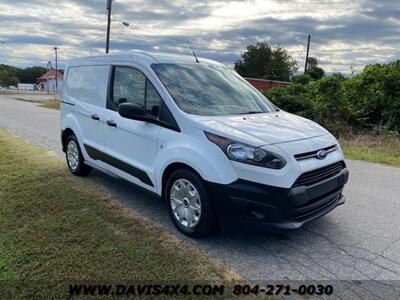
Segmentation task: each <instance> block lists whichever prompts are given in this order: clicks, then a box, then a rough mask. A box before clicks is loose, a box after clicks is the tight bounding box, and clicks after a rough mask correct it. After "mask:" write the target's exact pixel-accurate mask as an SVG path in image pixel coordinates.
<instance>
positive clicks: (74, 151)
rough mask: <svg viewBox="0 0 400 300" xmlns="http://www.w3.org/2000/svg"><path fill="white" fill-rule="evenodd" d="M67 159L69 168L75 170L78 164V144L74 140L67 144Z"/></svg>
mask: <svg viewBox="0 0 400 300" xmlns="http://www.w3.org/2000/svg"><path fill="white" fill-rule="evenodd" d="M67 161H68V165H69V167H70V168H71V170H73V171H75V170H76V169H77V168H78V165H79V151H78V145H77V144H76V143H75V141H69V143H68V145H67Z"/></svg>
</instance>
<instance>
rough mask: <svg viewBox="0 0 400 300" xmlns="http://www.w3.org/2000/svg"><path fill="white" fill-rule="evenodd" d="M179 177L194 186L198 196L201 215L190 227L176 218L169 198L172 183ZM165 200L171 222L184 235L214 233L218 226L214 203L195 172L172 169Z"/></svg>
mask: <svg viewBox="0 0 400 300" xmlns="http://www.w3.org/2000/svg"><path fill="white" fill-rule="evenodd" d="M180 179H183V180H186V181H189V182H190V183H191V184H192V185H193V186H194V187H195V188H196V190H197V192H198V194H199V196H200V203H201V215H200V218H199V220H198V223H197V224H196V225H195V226H194V227H192V228H188V227H186V226H183V225H182V224H181V223H180V222H179V221H178V220H177V217H176V216H175V214H174V212H173V208H172V204H171V199H170V195H171V188H172V186H173V184H174V183H175V182H176V181H177V180H180ZM165 200H166V204H167V206H168V212H169V215H170V217H171V220H172V222H174V224H175V226H176V228H178V230H179V231H181V232H182V233H184V234H185V235H187V236H190V237H193V238H202V237H206V236H208V235H210V234H212V233H214V232H215V231H216V229H217V228H218V226H217V218H216V213H215V209H214V205H213V203H212V199H211V198H210V197H209V196H208V193H207V190H206V188H205V185H204V182H203V180H202V179H201V178H200V177H199V176H198V175H197V174H196V173H194V172H192V171H190V170H187V169H179V170H176V171H174V172H173V173H172V174H171V175H170V176H169V178H168V180H167V183H166V189H165Z"/></svg>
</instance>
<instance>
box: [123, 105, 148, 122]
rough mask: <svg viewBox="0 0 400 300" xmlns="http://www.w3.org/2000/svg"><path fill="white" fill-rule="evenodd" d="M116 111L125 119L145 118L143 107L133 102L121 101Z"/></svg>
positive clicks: (140, 119) (142, 119) (143, 119)
mask: <svg viewBox="0 0 400 300" xmlns="http://www.w3.org/2000/svg"><path fill="white" fill-rule="evenodd" d="M118 113H119V114H120V115H121V117H123V118H127V119H132V120H139V121H145V119H146V112H145V111H144V108H143V107H141V106H139V105H137V104H134V103H129V102H126V103H121V104H120V105H119V106H118Z"/></svg>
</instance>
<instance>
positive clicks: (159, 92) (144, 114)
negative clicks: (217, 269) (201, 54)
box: [61, 52, 348, 237]
mask: <svg viewBox="0 0 400 300" xmlns="http://www.w3.org/2000/svg"><path fill="white" fill-rule="evenodd" d="M65 74H66V76H65V79H64V80H65V82H64V89H63V94H62V100H61V116H62V118H61V129H62V134H61V138H62V147H63V150H64V152H65V153H66V160H67V164H68V167H69V169H70V170H71V172H72V173H73V174H74V175H77V176H85V175H88V174H89V172H90V171H91V169H92V168H96V169H99V170H102V171H105V172H108V173H113V174H115V175H117V176H119V177H122V178H124V179H126V180H128V181H130V182H132V183H135V184H137V185H139V186H141V187H143V188H145V189H147V190H149V191H152V192H154V193H156V194H158V195H159V196H160V197H161V198H162V199H163V200H164V201H166V203H167V205H166V206H167V207H168V211H169V214H170V217H171V219H172V221H173V222H174V224H175V225H176V227H177V228H178V229H179V230H181V231H182V232H183V233H185V234H187V235H189V236H192V237H201V236H206V235H208V234H210V233H212V232H213V231H214V230H215V229H216V228H218V227H220V226H222V227H230V226H234V225H236V226H237V225H239V226H243V225H246V226H255V227H260V228H267V227H268V228H271V227H273V228H284V229H294V228H298V227H300V226H302V225H303V224H304V223H305V222H308V221H310V220H313V219H316V218H318V217H320V216H322V215H324V214H326V213H327V212H329V211H331V210H332V209H334V208H335V207H337V206H338V205H341V204H343V203H344V198H343V195H342V190H343V187H344V185H345V184H346V182H347V179H348V171H347V168H346V165H345V162H344V158H343V154H342V151H341V148H340V146H339V144H338V142H337V140H336V139H335V138H334V137H333V136H332V134H330V133H329V132H328V131H327V130H325V129H324V128H322V127H321V126H319V125H318V124H316V123H314V122H312V121H310V120H307V119H304V118H301V117H298V116H295V115H293V114H290V113H287V112H285V111H282V110H280V109H279V108H277V107H276V106H275V105H273V104H272V103H271V102H270V101H269V100H268V99H266V98H265V97H264V96H263V95H262V94H261V93H259V92H258V91H257V90H256V89H255V88H253V87H252V86H251V85H250V84H249V83H247V81H246V80H244V79H243V78H241V77H240V76H239V75H238V74H236V73H235V72H234V71H232V70H230V69H229V68H227V67H225V66H224V65H221V64H219V63H217V62H215V61H211V60H208V59H203V58H199V62H196V61H195V59H193V57H191V56H182V55H169V54H160V53H143V52H133V53H131V54H118V55H106V56H97V57H86V58H81V59H76V60H73V61H71V62H70V63H69V65H68V67H67V68H66V71H65ZM134 197H135V196H134V195H132V198H134Z"/></svg>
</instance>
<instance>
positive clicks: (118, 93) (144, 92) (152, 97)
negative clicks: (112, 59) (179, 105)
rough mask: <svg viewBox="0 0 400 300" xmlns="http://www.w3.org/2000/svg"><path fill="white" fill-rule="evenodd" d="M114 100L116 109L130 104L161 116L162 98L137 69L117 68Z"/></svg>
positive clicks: (115, 71)
mask: <svg viewBox="0 0 400 300" xmlns="http://www.w3.org/2000/svg"><path fill="white" fill-rule="evenodd" d="M112 90H113V95H112V100H113V102H114V104H115V107H118V106H119V105H120V104H121V103H125V102H130V103H134V104H137V105H139V106H142V107H143V108H145V110H146V113H148V114H152V115H154V116H157V117H158V115H159V111H160V106H161V103H162V100H161V97H160V95H159V94H158V92H157V91H156V89H155V88H154V86H153V84H152V83H151V82H150V81H149V80H148V79H147V78H146V76H145V75H144V74H143V73H142V72H140V71H139V70H137V69H135V68H129V67H115V70H114V82H113V87H112Z"/></svg>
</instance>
